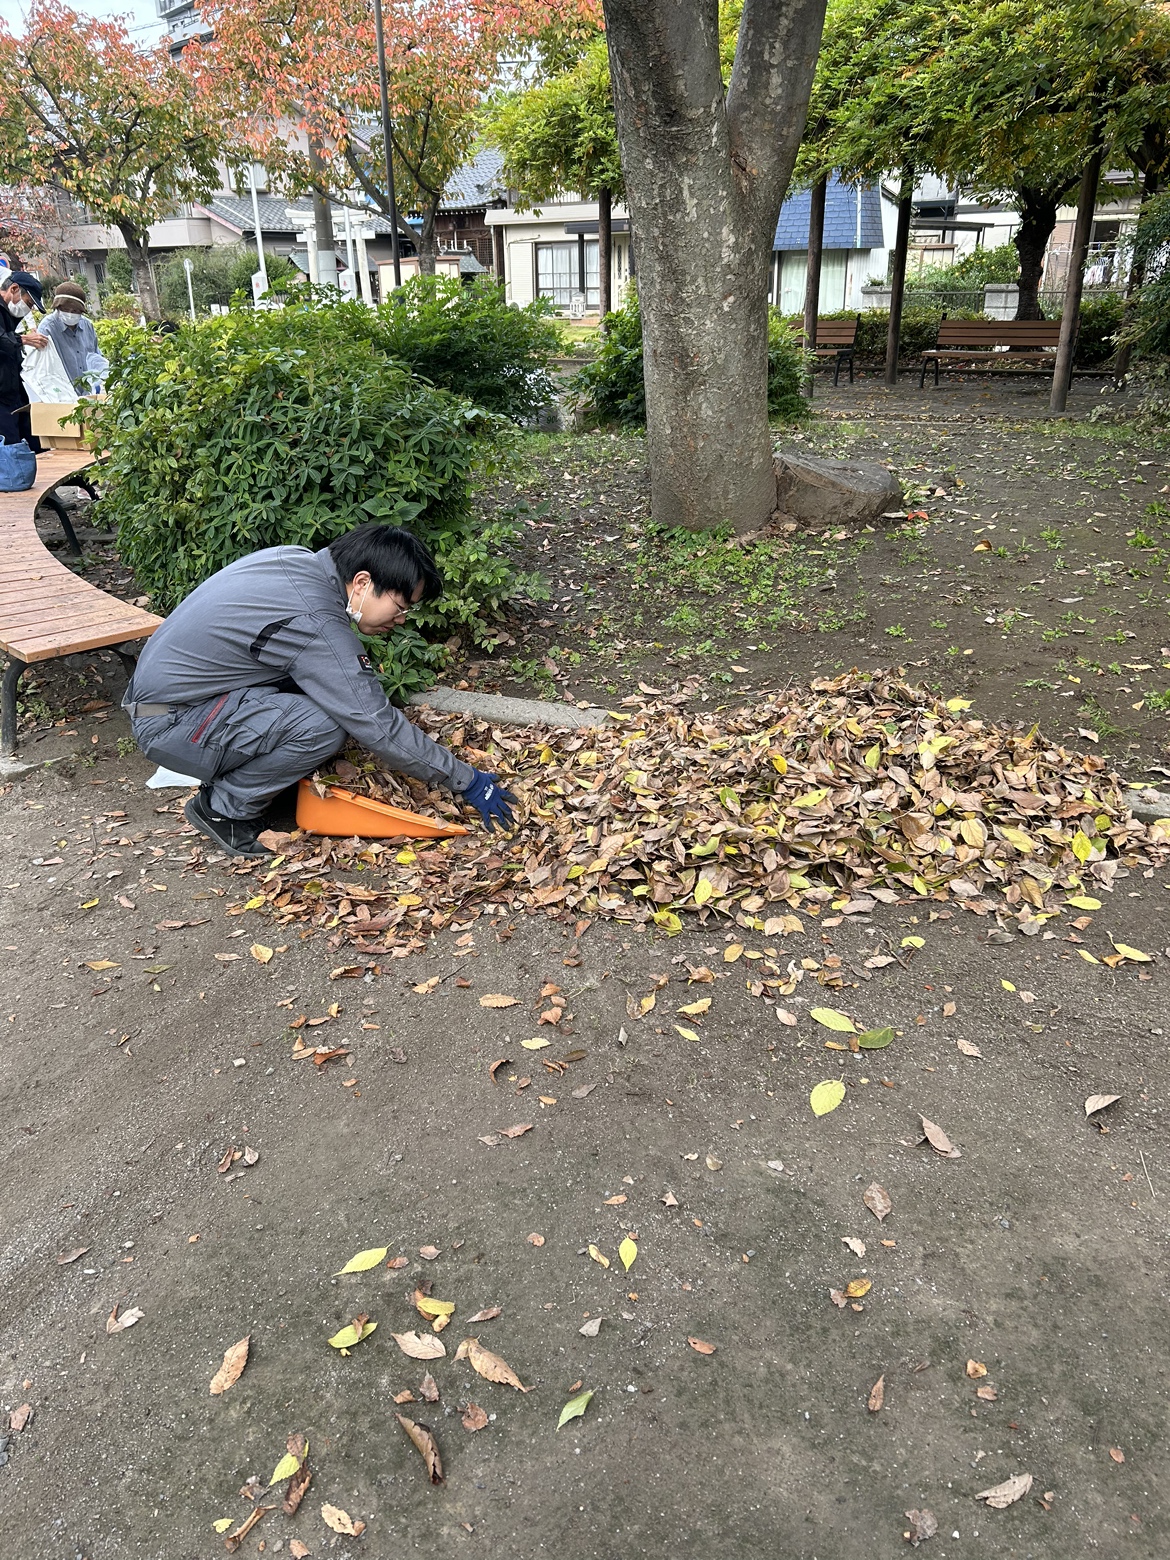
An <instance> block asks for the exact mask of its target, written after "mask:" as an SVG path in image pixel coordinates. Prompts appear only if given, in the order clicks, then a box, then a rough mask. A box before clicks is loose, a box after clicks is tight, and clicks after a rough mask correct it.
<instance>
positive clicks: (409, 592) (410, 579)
mask: <svg viewBox="0 0 1170 1560" xmlns="http://www.w3.org/2000/svg"><path fill="white" fill-rule="evenodd" d="M328 551H329V553H330V556H331V557H332V559H333V562H334V563H335V564H336V566H337V572H338V574H340V575H341V581H342V584H343V585H344V584H346V583H347V582H348V581H349V580H352V579H353V577H354V575H355V574H360V573H361V571H362V570H363V569H365V570H366V572H367V573H368V574H369V576H370V578H371V580H373V582H374V589H375V590H376V591H377V592H378V594H379V595H380V596H381V595H384V594H385V593H386V592H387V591H393V592H394V593H395V595H398V596H401V597H402V598H403V599H404V600H405V601H413V600H414V594H415V591H417V590H418V588H419V586H420V585H421V586H422V588H423V589H422V595H421V596H420V597H419V600H420V601H434V599H435V598H436V596H439V595H441V594H442V591H443V581H442V579H441V578H440V576H439V571H438V569H437V568H436V567H435V560H434V559H433V558H432V557H431V553H430V549H429V548H428V547H426V546H425V545H424V544H423V543H422V542H420V541H419V539H418V537H417V536H412V535H411V534H410V532H409V531H404V530H403V529H402V527H401V526H397V525H378V524H377V522H376V521H371V522H370V524H369V525H359V526H358V527H357V529H356V530H353V531H347V532H346V534H345V535H344V536H338V537H335V538H334V540H333V541H331V542H330V543H329V546H328Z"/></svg>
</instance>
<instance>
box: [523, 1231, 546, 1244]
mask: <svg viewBox="0 0 1170 1560" xmlns="http://www.w3.org/2000/svg"><path fill="white" fill-rule="evenodd" d="M527 1240H528V1244H529V1245H530V1246H543V1245H544V1236H543V1235H538V1234H537V1233H536V1232H535V1230H534V1231H533V1232H532V1234H531V1235H529V1236H528V1237H527Z"/></svg>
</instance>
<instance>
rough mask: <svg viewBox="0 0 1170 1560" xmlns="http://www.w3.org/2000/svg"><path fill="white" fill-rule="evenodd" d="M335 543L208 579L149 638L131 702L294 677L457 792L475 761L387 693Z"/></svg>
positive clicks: (184, 697)
mask: <svg viewBox="0 0 1170 1560" xmlns="http://www.w3.org/2000/svg"><path fill="white" fill-rule="evenodd" d="M345 608H346V601H345V586H344V582H343V581H342V580H341V578H340V577H339V575H338V572H337V568H336V566H335V564H334V562H333V559H332V557H331V555H330V554H329V552H328V551H321V552H311V551H310V550H309V549H308V548H307V547H268V548H265V549H264V551H263V552H255V553H251V554H249V556H248V557H246V558H240V559H238V560H237V562H235V563H230V564H228V566H227V568H226V569H221V570H220V571H219V573H218V574H213V575H212V576H211V578H210V579H209V580H204V582H203V584H202V585H200V586H198V587H197V588H196V589H195V590H193V591H192V592H191V594H190V595H189V596H188V597H187V598H186V600H185V601H183V602H181V603H180V604H179V606H177V607H176V608H175V610H174V611H173V612H172V613H171V615H170V617H168V618H167V619H166V621H165V622H164V623H163V625H162V627H161V628H159V629H156V630H155V632H154V634H153V636H152V637H151V638H150V639H148V640H147V642H146V648H145V649H144V650H143V652H142V654H141V656H140V657H139V659H138V666H137V668H136V670H135V672H134V678H133V681H132V685H131V688H128V689H127V690H126V697H125V699H124V701H123V702H124V703H125V704H130V703H139V704H199V703H201V702H203V701H204V700H206V699H214V698H218V696H219V695H220V694H223V693H231V692H234V691H235V690H236V689H237V688H259V687H266V686H269V685H276V684H278V683H280V682H282V681H284V680H285V679H286V678H291V679H292V680H293V681H294V682H295V683H296V685H297V687H298V688H299V689H300V691H301V692H302V693H304V694H305V695H307V697H308V698H310V699H312V700H313V702H314V703H315V704H319V705H320V706H321V708H322V709H323V710H324V711H325V712H326V713H327V714H328V715H329V716H331V717H332V719H333V720H335V721H336V722H337V724H338V725H339V726H341V727H342V728H343V729H344V730H345V731H347V732H348V733H349V735H350V736H351V737H353V738H354V740H355V741H357V742H360V743H361V745H362V746H363V747H365V748H368V749H369V750H370V752H371V753H373V754H374V755H375V757H377V758H379V759H381V760H382V762H383V763H384V764H385V765H386V766H387V768H388V769H393V770H396V771H398V772H399V773H401V774H407V775H413V776H414V777H415V778H416V779H418V780H425V781H427V783H428V784H435V783H438V784H441V785H445V786H447V787H448V789H450V790H452V791H455V792H457V793H459V792H463V791H465V790H466V789H467V787H468V786H469V785H470V784H471V782H472V780H473V778H474V776H475V771H474V770H473V769H472V767H471V765H470V764H466V763H464V762H463V760H462V759H459V758H456V757H455V755H454V753H452V752H451V751H450V749H449V748H445V747H441V746H440V745H439V743H437V742H433V741H432V740H431V738H430V737H428V736H426V735H425V734H424V733H423V732H421V731H420V730H419V729H418V727H417V726H413V725H411V723H410V721H408V720H407V718H406V716H405V715H403V714H402V712H401V710H396V709H395V708H394V706H393V705H392V704H391V703H390V701H389V699H387V697H386V695H385V693H384V692H383V690H382V685H381V683H380V682H379V681H378V678H377V675H376V673H375V672H374V669H373V667H372V666H371V665H370V661H369V659H368V657H367V656H366V655H365V654H363V651H362V644H361V641H360V640H359V639H358V637H357V635H356V634H355V633H354V632H353V629H352V627H351V625H350V621H349V618H348V616H347V614H346V610H345Z"/></svg>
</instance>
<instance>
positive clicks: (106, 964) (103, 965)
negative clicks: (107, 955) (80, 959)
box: [85, 959, 122, 973]
mask: <svg viewBox="0 0 1170 1560" xmlns="http://www.w3.org/2000/svg"><path fill="white" fill-rule="evenodd" d="M85 967H86V969H87V970H93V971H94V972H95V973H98V972H100V971H101V970H120V969H121V968H122V966H121V965H120V964H115V963H114V961H113V959H87V960H86V961H85Z"/></svg>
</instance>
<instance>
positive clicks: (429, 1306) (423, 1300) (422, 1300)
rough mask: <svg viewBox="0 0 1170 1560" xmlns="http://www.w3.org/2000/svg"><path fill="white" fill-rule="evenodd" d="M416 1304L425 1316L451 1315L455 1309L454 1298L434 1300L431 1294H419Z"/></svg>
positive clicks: (417, 1308) (416, 1307)
mask: <svg viewBox="0 0 1170 1560" xmlns="http://www.w3.org/2000/svg"><path fill="white" fill-rule="evenodd" d="M414 1304H415V1309H416V1310H418V1311H421V1312H422V1314H423V1315H424V1316H450V1315H451V1314H452V1312H453V1311H454V1310H455V1302H454V1300H432V1299H431V1297H430V1295H419V1297H418V1299H417V1300H416V1301H415V1302H414Z"/></svg>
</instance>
